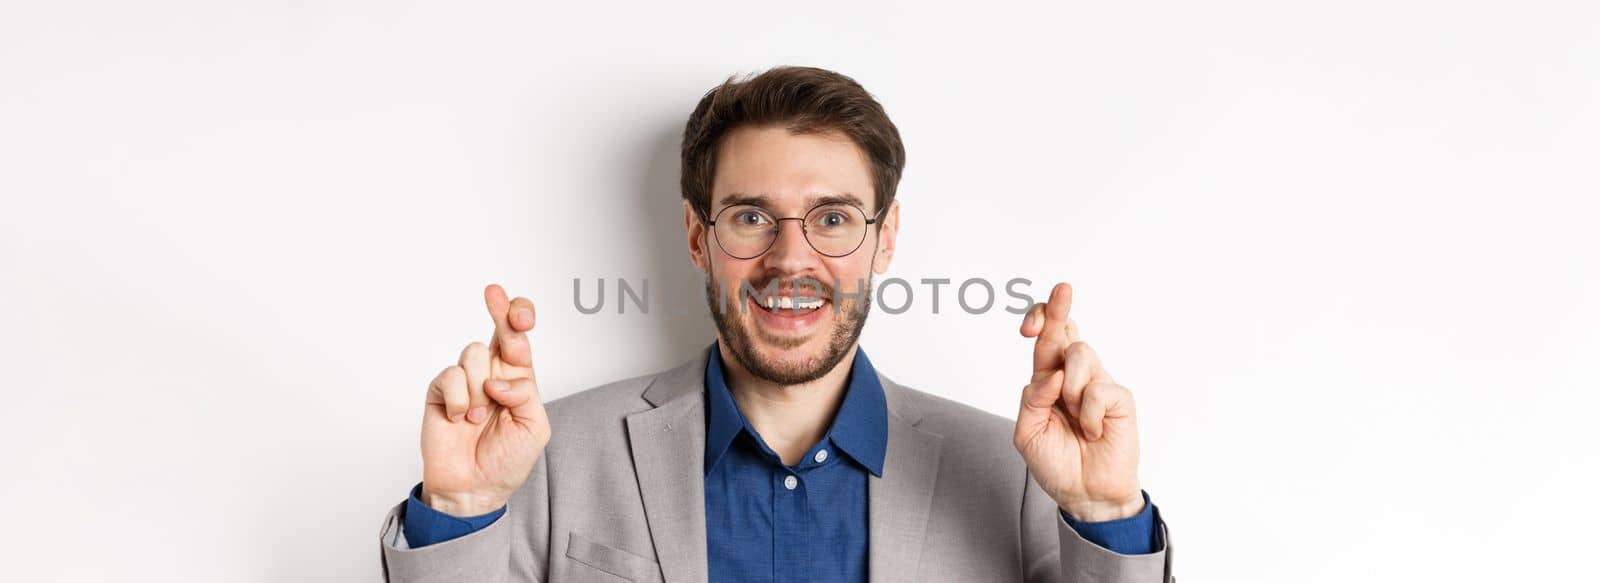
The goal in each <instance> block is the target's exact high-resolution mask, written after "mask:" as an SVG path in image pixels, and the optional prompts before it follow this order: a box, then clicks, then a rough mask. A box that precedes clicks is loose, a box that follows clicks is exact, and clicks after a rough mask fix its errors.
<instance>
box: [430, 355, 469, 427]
mask: <svg viewBox="0 0 1600 583" xmlns="http://www.w3.org/2000/svg"><path fill="white" fill-rule="evenodd" d="M468 402H469V399H468V397H467V373H466V371H465V370H462V369H461V367H460V366H450V367H445V369H444V370H442V371H439V374H438V375H436V376H434V377H433V383H431V384H429V385H428V399H427V403H428V404H429V405H440V406H443V407H444V416H445V419H448V420H450V421H451V422H452V423H453V422H455V421H459V420H460V419H461V418H462V417H464V416H466V414H467V404H468Z"/></svg>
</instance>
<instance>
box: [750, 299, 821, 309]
mask: <svg viewBox="0 0 1600 583" xmlns="http://www.w3.org/2000/svg"><path fill="white" fill-rule="evenodd" d="M763 303H764V304H765V305H766V308H767V310H794V309H800V310H815V309H817V308H820V307H822V298H796V297H793V296H767V299H766V300H765V301H764V302H763Z"/></svg>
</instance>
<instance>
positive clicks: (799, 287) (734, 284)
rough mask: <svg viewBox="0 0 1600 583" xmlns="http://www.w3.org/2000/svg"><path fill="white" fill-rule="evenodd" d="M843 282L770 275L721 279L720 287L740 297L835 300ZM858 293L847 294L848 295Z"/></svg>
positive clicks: (861, 283) (862, 285) (860, 286)
mask: <svg viewBox="0 0 1600 583" xmlns="http://www.w3.org/2000/svg"><path fill="white" fill-rule="evenodd" d="M841 283H842V282H840V281H839V280H837V279H835V280H823V279H819V278H814V277H770V278H760V279H738V280H734V281H727V280H720V285H719V286H718V287H720V288H721V289H722V290H723V291H724V292H725V293H726V292H733V294H730V295H734V294H736V295H738V296H740V297H743V296H750V297H753V298H756V299H765V298H767V297H769V296H774V297H778V296H790V297H815V298H820V299H825V300H833V299H834V298H836V297H837V295H838V294H837V291H838V289H839V287H840V285H841ZM867 285H868V283H867V280H865V279H863V280H860V281H859V282H858V289H866V288H867ZM855 295H856V294H853V293H852V294H846V296H847V297H852V296H855Z"/></svg>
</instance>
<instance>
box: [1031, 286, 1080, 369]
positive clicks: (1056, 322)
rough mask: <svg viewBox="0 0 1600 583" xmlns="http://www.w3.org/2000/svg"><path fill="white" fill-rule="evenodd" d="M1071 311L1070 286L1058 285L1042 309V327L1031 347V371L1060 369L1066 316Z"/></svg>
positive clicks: (1065, 337) (1065, 336)
mask: <svg viewBox="0 0 1600 583" xmlns="http://www.w3.org/2000/svg"><path fill="white" fill-rule="evenodd" d="M1071 310H1072V286H1071V285H1068V284H1066V283H1058V284H1056V286H1055V288H1053V289H1051V290H1050V301H1049V302H1047V303H1046V304H1045V307H1044V325H1043V329H1042V330H1041V331H1040V332H1039V339H1038V340H1037V341H1036V342H1034V345H1033V370H1034V371H1044V370H1051V369H1056V368H1060V367H1061V364H1062V361H1061V349H1062V347H1065V346H1066V345H1067V344H1068V342H1067V332H1066V326H1067V314H1068V313H1070V312H1071Z"/></svg>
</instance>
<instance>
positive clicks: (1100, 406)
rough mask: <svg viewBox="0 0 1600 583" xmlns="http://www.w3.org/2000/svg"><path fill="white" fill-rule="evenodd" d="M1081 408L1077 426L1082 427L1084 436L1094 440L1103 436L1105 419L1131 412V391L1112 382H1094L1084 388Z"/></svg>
mask: <svg viewBox="0 0 1600 583" xmlns="http://www.w3.org/2000/svg"><path fill="white" fill-rule="evenodd" d="M1081 408H1082V410H1083V413H1082V414H1080V415H1078V426H1079V427H1081V428H1083V436H1084V437H1086V438H1088V439H1089V441H1095V440H1098V439H1100V438H1101V437H1104V436H1105V432H1106V430H1105V427H1106V420H1107V419H1115V418H1119V417H1124V416H1127V415H1129V414H1131V413H1132V410H1133V393H1131V392H1129V391H1128V389H1126V388H1123V387H1122V386H1120V385H1116V384H1113V383H1094V384H1092V385H1089V387H1088V388H1087V389H1084V392H1083V406H1082V407H1081Z"/></svg>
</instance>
